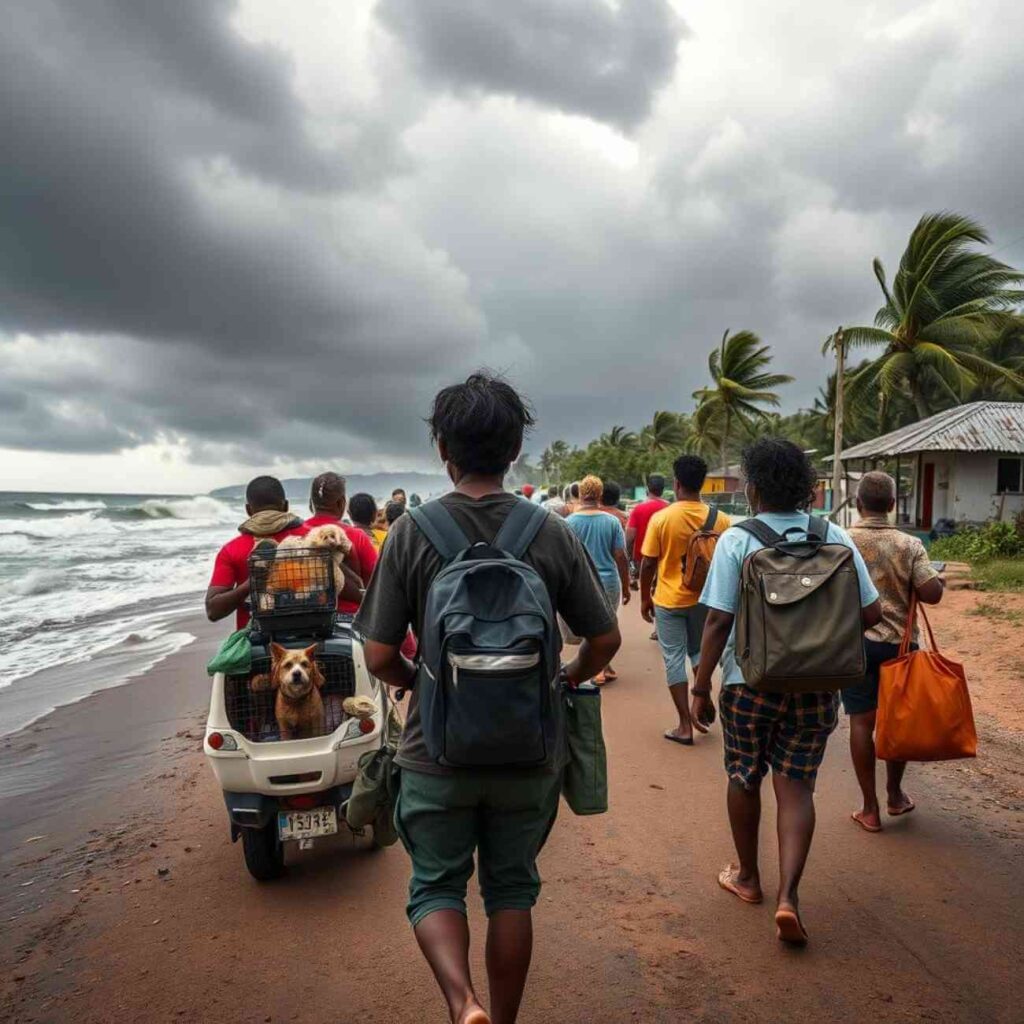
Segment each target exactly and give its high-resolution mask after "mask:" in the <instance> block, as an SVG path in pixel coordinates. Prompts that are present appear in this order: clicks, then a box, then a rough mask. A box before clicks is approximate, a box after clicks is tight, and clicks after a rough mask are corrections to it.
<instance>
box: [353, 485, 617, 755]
mask: <svg viewBox="0 0 1024 1024" xmlns="http://www.w3.org/2000/svg"><path fill="white" fill-rule="evenodd" d="M517 500H518V499H517V498H516V496H515V495H514V494H506V493H504V492H500V493H497V494H488V495H486V496H485V497H483V498H475V499H474V498H470V497H468V496H467V495H464V494H459V493H458V492H452V493H451V494H446V495H445V496H444V497H443V498H441V501H442V502H444V505H445V508H447V509H448V511H449V512H451V513H452V515H453V517H454V518H455V521H456V522H457V523H458V524H459V526H460V527H461V528H462V531H463V532H464V533H465V534H466V539H467V540H469V541H470V542H471V543H477V542H480V541H483V542H484V543H490V542H491V541H493V540H494V538H495V536H496V535H497V533H498V530H499V529H500V527H501V524H502V523H503V522H504V521H505V517H506V516H507V515H508V513H509V510H510V509H511V508H512V506H513V505H514V504H515V503H516V501H517ZM523 561H525V562H527V563H528V564H529V565H532V566H533V567H534V568H535V569H536V570H537V572H538V574H539V575H540V577H541V579H542V580H544V582H545V584H546V585H547V588H548V593H549V594H550V596H551V604H552V606H553V607H554V609H555V611H557V612H558V613H559V614H560V615H561V616H562V618H563V619H565V621H566V623H567V625H568V626H569V628H570V629H571V630H572V632H573V633H575V634H576V635H577V636H581V637H590V636H600V635H601V634H602V633H607V632H608V631H609V630H611V629H612V628H613V627H614V625H615V615H614V613H613V611H612V609H611V607H610V606H609V604H608V600H607V598H606V597H605V594H604V589H603V588H602V586H601V583H600V580H599V579H598V575H597V571H596V570H595V568H594V565H593V562H591V560H590V556H589V555H588V554H587V551H586V549H585V548H584V547H583V545H582V544H581V543H580V541H579V539H578V538H577V537H576V535H575V534H574V533H573V532H572V531H571V530H570V529H569V528H568V527H567V526H566V524H565V520H564V519H562V518H561V517H560V516H548V518H547V519H546V520H545V522H544V525H543V526H541V528H540V530H539V532H538V533H537V536H536V537H535V538H534V541H533V543H532V544H531V545H530V547H529V549H528V550H527V552H526V554H525V556H524V557H523ZM442 565H443V563H442V561H441V556H440V555H438V554H437V552H436V551H435V550H434V549H433V547H431V545H430V542H429V541H428V540H427V539H426V537H425V536H424V535H423V534H422V533H421V532H420V530H419V529H418V528H417V526H416V524H415V523H414V522H413V521H412V519H411V518H410V517H409V516H402V517H401V518H400V519H398V520H396V522H395V523H394V524H393V525H392V526H391V529H390V530H388V537H387V540H386V541H385V543H384V546H383V547H382V549H381V553H380V559H379V560H378V562H377V568H376V570H375V571H374V574H373V579H371V580H370V586H369V587H368V589H367V591H366V596H365V597H364V598H363V603H362V607H361V608H360V609H359V614H358V615H357V616H356V620H355V628H356V629H357V630H358V631H359V632H360V633H361V634H362V635H363V636H364V637H366V638H367V639H370V640H376V641H377V642H378V643H382V644H392V645H395V646H398V645H399V644H401V642H402V640H403V639H404V638H405V634H406V631H407V630H408V629H409V627H410V626H411V627H412V629H413V631H414V632H415V633H416V634H417V635H419V633H420V632H421V629H422V624H423V610H424V606H425V605H426V599H427V591H428V589H429V588H430V584H431V582H432V581H433V579H434V577H435V576H436V575H437V573H438V571H439V570H440V569H441V567H442ZM395 760H396V762H397V763H398V764H399V765H400V766H401V767H402V768H409V769H411V770H413V771H419V772H429V773H432V774H435V775H451V774H455V773H456V771H457V770H456V769H451V768H446V767H444V766H443V765H439V764H438V763H437V762H436V761H434V760H432V759H431V757H430V755H429V754H428V753H427V748H426V744H425V743H424V739H423V728H422V725H421V724H420V714H419V698H418V696H417V693H416V691H415V689H414V690H413V691H412V696H411V698H410V702H409V714H408V718H407V719H406V723H405V730H404V731H403V733H402V741H401V743H400V744H399V748H398V756H397V757H396V759H395Z"/></svg>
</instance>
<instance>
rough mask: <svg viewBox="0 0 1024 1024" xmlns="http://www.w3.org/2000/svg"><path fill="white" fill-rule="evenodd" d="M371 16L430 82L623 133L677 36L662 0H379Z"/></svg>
mask: <svg viewBox="0 0 1024 1024" xmlns="http://www.w3.org/2000/svg"><path fill="white" fill-rule="evenodd" d="M377 16H378V18H379V19H380V20H381V21H382V22H383V24H384V25H386V26H387V27H388V28H389V29H390V30H391V31H392V32H394V34H395V35H396V36H398V38H400V39H401V40H402V41H403V43H405V45H406V46H408V47H409V49H410V50H411V51H412V53H413V55H414V57H415V59H416V62H417V65H418V66H419V68H420V69H421V71H422V72H423V73H424V75H425V76H426V77H428V78H430V79H432V80H434V81H437V82H440V83H442V84H444V85H447V86H450V87H452V88H454V89H462V90H466V89H468V90H481V91H483V92H496V93H506V94H509V95H513V96H520V97H524V98H529V99H533V100H536V101H538V102H540V103H544V104H548V105H551V106H553V107H557V108H558V109H560V110H563V111H566V112H567V113H572V114H585V115H586V116H588V117H592V118H594V119H595V120H598V121H607V122H609V123H610V124H614V125H617V126H619V127H620V128H623V129H627V130H628V129H630V128H633V127H635V126H636V125H637V124H639V123H640V122H641V121H643V120H644V119H645V118H646V117H647V115H648V114H649V113H650V110H651V103H652V100H653V96H654V93H655V92H656V91H657V90H658V89H659V88H660V87H661V86H663V85H664V84H665V83H666V82H668V81H669V80H670V79H671V77H672V73H673V71H674V69H675V63H676V47H677V45H678V44H679V41H680V39H681V38H682V36H683V34H684V26H683V23H682V21H681V20H680V19H679V17H678V16H677V15H676V14H675V12H674V11H673V10H672V8H671V6H670V5H669V4H668V3H667V0H621V2H620V3H618V4H616V5H612V4H610V3H608V2H606V0H559V2H552V0H502V2H498V3H496V2H493V0H431V2H429V3H424V2H423V0H381V3H379V4H378V6H377Z"/></svg>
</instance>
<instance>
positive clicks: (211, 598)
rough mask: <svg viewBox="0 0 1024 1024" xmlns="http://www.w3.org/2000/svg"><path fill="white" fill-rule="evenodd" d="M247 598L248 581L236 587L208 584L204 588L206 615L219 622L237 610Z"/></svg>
mask: <svg viewBox="0 0 1024 1024" xmlns="http://www.w3.org/2000/svg"><path fill="white" fill-rule="evenodd" d="M248 598H249V581H248V580H246V581H245V582H244V583H240V584H239V585H238V586H237V587H235V586H231V587H224V586H210V587H207V590H206V617H207V618H208V619H209V620H210V621H211V622H219V621H220V620H221V619H224V618H227V616H229V615H230V614H231V613H232V612H234V611H237V610H238V609H239V608H240V607H241V606H242V605H243V604H245V602H246V601H247V600H248Z"/></svg>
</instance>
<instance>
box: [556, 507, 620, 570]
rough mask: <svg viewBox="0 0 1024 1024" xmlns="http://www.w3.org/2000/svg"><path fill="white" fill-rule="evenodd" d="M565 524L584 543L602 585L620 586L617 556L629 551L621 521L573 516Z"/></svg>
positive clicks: (599, 515)
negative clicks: (626, 549)
mask: <svg viewBox="0 0 1024 1024" xmlns="http://www.w3.org/2000/svg"><path fill="white" fill-rule="evenodd" d="M566 523H567V524H568V526H569V529H570V530H572V532H573V533H575V534H576V536H577V537H579V539H580V540H581V541H582V542H583V546H584V547H585V548H586V549H587V551H588V552H589V553H590V557H591V559H592V560H593V562H594V567H595V568H596V569H597V574H598V575H599V576H600V577H601V582H602V583H607V584H613V583H614V584H618V582H619V569H618V566H617V565H616V564H615V552H616V551H623V550H625V547H626V535H625V534H624V533H623V532H622V526H621V525H620V523H619V521H618V519H616V518H615V516H613V515H611V514H610V513H608V512H600V513H597V514H596V515H595V514H594V513H593V512H574V513H573V514H572V515H571V516H569V518H568V519H566Z"/></svg>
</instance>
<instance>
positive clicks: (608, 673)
mask: <svg viewBox="0 0 1024 1024" xmlns="http://www.w3.org/2000/svg"><path fill="white" fill-rule="evenodd" d="M604 678H605V680H606V681H607V682H609V683H611V682H614V680H616V679H618V678H619V673H618V672H616V671H615V669H613V668H612V667H611V665H609V666H608V667H607V668H606V669H605V670H604Z"/></svg>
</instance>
